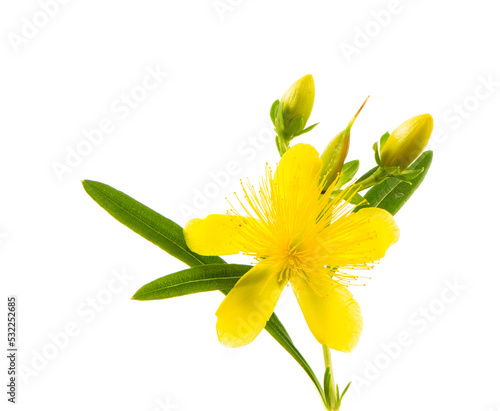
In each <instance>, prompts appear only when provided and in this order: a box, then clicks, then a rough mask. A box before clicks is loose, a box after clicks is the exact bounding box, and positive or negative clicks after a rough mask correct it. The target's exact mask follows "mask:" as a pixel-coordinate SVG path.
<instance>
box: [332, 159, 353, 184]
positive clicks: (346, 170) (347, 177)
mask: <svg viewBox="0 0 500 411" xmlns="http://www.w3.org/2000/svg"><path fill="white" fill-rule="evenodd" d="M358 170H359V160H352V161H349V162H347V163H345V164H344V165H343V166H342V171H341V172H340V177H339V181H337V184H336V185H335V187H336V188H340V187H342V186H343V185H344V184H346V183H348V182H349V181H351V180H352V179H353V178H354V176H355V175H356V173H357V172H358Z"/></svg>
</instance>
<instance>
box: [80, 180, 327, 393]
mask: <svg viewBox="0 0 500 411" xmlns="http://www.w3.org/2000/svg"><path fill="white" fill-rule="evenodd" d="M82 183H83V187H84V188H85V191H86V192H87V193H88V194H89V195H90V197H92V199H94V201H95V202H96V203H97V204H99V205H100V206H101V207H102V208H104V209H105V210H106V211H107V212H108V213H109V214H111V215H112V216H113V217H114V218H116V219H117V220H118V221H119V222H121V223H122V224H124V225H126V226H127V227H129V228H130V229H131V230H133V231H135V232H136V233H137V234H139V235H141V236H142V237H144V238H145V239H146V240H148V241H151V242H152V243H153V244H155V245H157V246H158V247H160V248H161V249H163V250H164V251H166V252H167V253H169V254H171V255H172V256H174V257H176V258H178V259H179V260H180V261H182V262H184V263H186V264H187V265H189V266H190V267H197V266H200V265H205V267H206V266H208V265H211V264H226V262H225V261H224V260H223V259H222V258H220V257H207V256H201V255H198V254H196V253H194V252H193V251H191V250H190V249H189V247H188V246H187V244H186V242H185V240H184V234H183V230H182V227H181V226H179V225H178V224H176V223H174V222H173V221H171V220H169V219H168V218H166V217H164V216H162V215H161V214H158V213H157V212H156V211H153V210H152V209H150V208H149V207H147V206H145V205H144V204H141V203H140V202H138V201H137V200H134V199H133V198H132V197H130V196H128V195H126V194H125V193H123V192H121V191H118V190H116V189H114V188H113V187H111V186H109V185H107V184H103V183H99V182H97V181H90V180H85V181H83V182H82ZM186 271H187V270H186ZM184 280H185V277H184ZM222 286H224V287H226V286H227V283H224V284H222ZM193 287H196V286H194V285H193ZM197 287H200V286H197ZM193 289H194V288H193ZM221 291H222V292H223V293H224V294H227V293H228V292H229V291H230V288H228V287H226V288H225V289H223V290H221ZM266 330H267V331H268V332H269V334H271V336H272V337H273V338H274V339H275V340H276V341H277V342H278V343H279V344H280V345H281V346H282V347H283V348H285V350H286V351H288V353H289V354H290V355H291V356H292V357H293V358H294V359H295V360H296V361H297V362H298V363H299V365H300V366H301V367H302V368H303V369H304V371H305V372H306V373H307V375H309V377H310V378H311V380H312V381H313V383H314V385H315V386H316V388H317V389H318V391H319V393H320V395H321V396H322V398H324V393H323V389H322V387H321V384H320V383H319V381H318V379H317V377H316V375H315V374H314V372H313V370H312V369H311V367H310V366H309V364H308V363H307V361H306V360H305V359H304V357H303V356H302V354H300V352H299V351H298V350H297V348H296V347H295V345H294V344H293V342H292V340H291V338H290V336H289V335H288V333H287V332H286V329H285V327H284V326H283V324H282V323H281V322H280V321H279V319H278V317H277V316H276V314H274V313H273V315H272V316H271V318H270V319H269V321H268V322H267V325H266Z"/></svg>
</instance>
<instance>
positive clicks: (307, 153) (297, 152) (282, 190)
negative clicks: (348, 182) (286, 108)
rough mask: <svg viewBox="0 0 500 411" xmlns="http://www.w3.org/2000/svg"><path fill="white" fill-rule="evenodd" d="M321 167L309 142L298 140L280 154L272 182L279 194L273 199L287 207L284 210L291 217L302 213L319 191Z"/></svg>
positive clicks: (316, 153) (317, 156)
mask: <svg viewBox="0 0 500 411" xmlns="http://www.w3.org/2000/svg"><path fill="white" fill-rule="evenodd" d="M322 167H323V162H322V161H321V159H320V158H319V154H318V152H317V151H316V149H315V148H314V147H313V146H310V145H309V144H297V145H295V146H293V147H291V148H290V149H288V150H287V152H286V153H285V154H284V155H283V157H282V158H281V161H280V162H279V165H278V168H277V170H276V174H275V176H274V179H273V182H272V183H273V185H274V188H275V190H273V192H274V195H275V196H277V197H278V198H275V199H274V200H275V204H277V205H282V206H283V207H285V208H286V210H285V213H286V214H287V215H289V216H291V218H292V219H293V218H294V217H293V216H294V215H295V214H296V213H298V212H300V213H304V211H305V210H304V208H305V207H308V206H310V205H311V199H312V198H313V197H318V196H319V195H320V194H321V193H320V191H321V190H320V189H318V184H319V176H320V173H321V169H322ZM312 204H314V202H313V203H312Z"/></svg>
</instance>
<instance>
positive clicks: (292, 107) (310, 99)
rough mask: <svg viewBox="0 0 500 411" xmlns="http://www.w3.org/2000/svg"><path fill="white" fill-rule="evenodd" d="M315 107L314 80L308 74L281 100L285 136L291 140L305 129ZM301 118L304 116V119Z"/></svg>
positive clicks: (294, 84)
mask: <svg viewBox="0 0 500 411" xmlns="http://www.w3.org/2000/svg"><path fill="white" fill-rule="evenodd" d="M313 105H314V80H313V76H312V75H311V74H308V75H306V76H304V77H302V78H300V79H299V80H297V81H296V82H295V83H293V85H292V86H291V87H290V88H289V89H288V90H287V91H286V93H285V94H284V95H283V97H282V98H281V100H280V108H279V111H280V112H281V113H282V115H283V124H282V127H283V132H284V135H286V136H289V138H291V137H293V136H296V135H298V134H299V133H300V132H301V131H302V130H303V129H304V127H305V126H306V123H307V120H309V116H310V115H311V111H312V109H313ZM299 116H302V119H300V118H299ZM294 119H295V121H294Z"/></svg>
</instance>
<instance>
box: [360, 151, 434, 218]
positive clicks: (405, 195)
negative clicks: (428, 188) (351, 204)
mask: <svg viewBox="0 0 500 411" xmlns="http://www.w3.org/2000/svg"><path fill="white" fill-rule="evenodd" d="M431 163H432V151H426V152H424V153H423V154H422V155H421V156H420V157H419V158H418V159H417V160H415V162H414V163H413V164H412V165H411V166H410V167H408V170H420V169H423V171H422V172H421V173H419V174H418V175H417V176H416V177H415V178H413V179H412V180H411V184H408V182H405V181H401V180H397V179H395V178H388V179H387V180H385V181H383V182H382V183H380V184H377V185H376V186H374V187H372V188H371V189H370V190H368V191H367V192H366V194H365V195H364V197H365V199H366V200H367V201H368V204H369V205H368V204H360V205H359V206H358V207H356V209H355V211H358V210H360V209H361V208H364V207H378V208H383V209H384V210H387V211H389V212H390V213H391V214H392V215H394V214H396V213H397V212H398V211H399V210H400V209H401V207H403V205H404V204H405V203H406V202H407V201H408V200H409V198H410V197H411V196H412V195H413V193H414V192H415V191H416V190H417V188H418V187H419V186H420V184H421V183H422V181H423V180H424V178H425V176H426V174H427V172H428V171H429V167H430V166H431Z"/></svg>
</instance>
